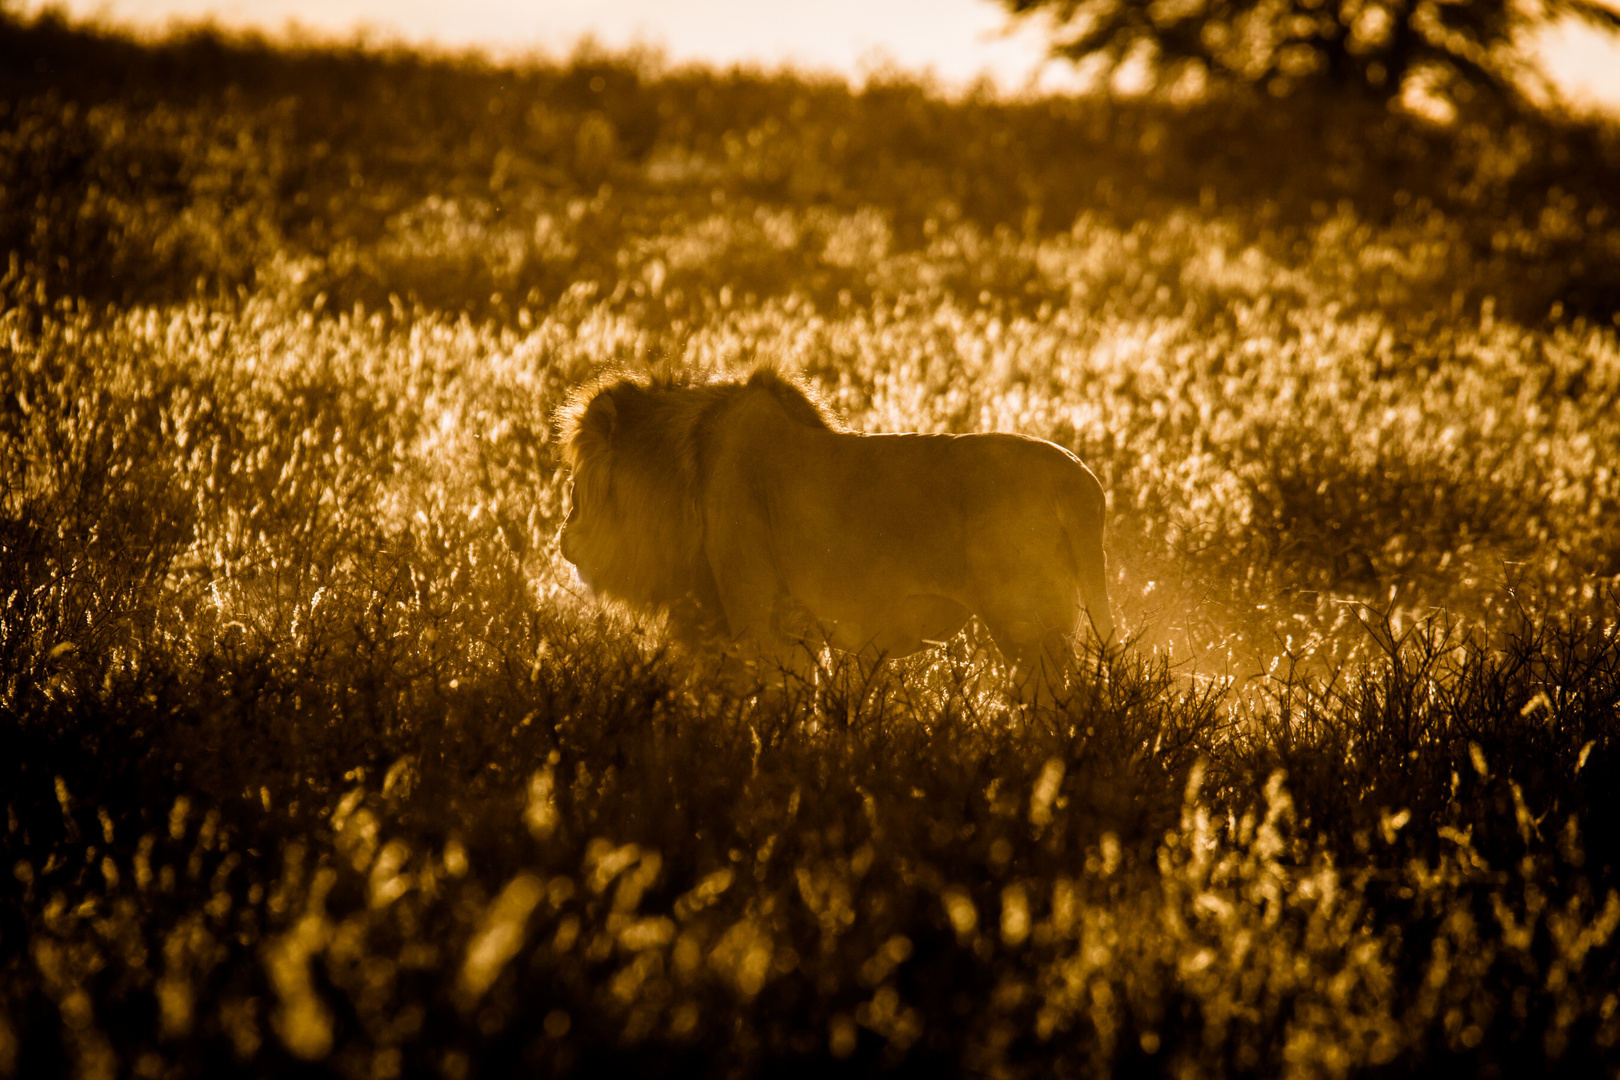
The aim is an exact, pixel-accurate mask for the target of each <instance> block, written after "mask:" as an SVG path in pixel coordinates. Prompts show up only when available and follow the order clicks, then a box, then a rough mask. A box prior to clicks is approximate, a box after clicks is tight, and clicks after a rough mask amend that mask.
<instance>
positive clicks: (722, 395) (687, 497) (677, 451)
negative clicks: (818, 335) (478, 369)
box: [559, 368, 828, 616]
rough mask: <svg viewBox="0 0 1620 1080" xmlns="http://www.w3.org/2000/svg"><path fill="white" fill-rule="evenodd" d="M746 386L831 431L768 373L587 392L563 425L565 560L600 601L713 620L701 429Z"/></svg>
mask: <svg viewBox="0 0 1620 1080" xmlns="http://www.w3.org/2000/svg"><path fill="white" fill-rule="evenodd" d="M745 385H752V386H755V387H759V386H767V387H768V388H769V389H771V391H772V392H773V393H774V394H777V395H779V396H782V397H783V398H785V399H787V400H789V401H792V402H794V408H795V412H796V413H797V414H798V416H799V418H800V419H801V420H802V421H803V422H806V423H811V424H817V425H825V424H827V423H828V421H827V419H826V418H825V415H824V414H823V413H822V411H821V410H820V409H819V408H818V407H817V406H816V405H814V404H812V402H811V401H810V399H809V398H808V397H807V396H806V394H805V392H804V391H803V390H801V389H800V388H799V387H798V386H796V385H794V384H793V383H791V382H789V381H788V380H787V379H785V378H783V377H782V376H780V375H778V374H777V373H776V372H774V371H772V370H771V369H769V368H762V369H760V370H759V371H758V372H756V373H755V374H754V376H753V377H752V378H751V379H750V380H749V382H748V383H747V384H742V383H738V382H732V381H724V382H695V381H693V380H691V379H690V378H688V377H681V376H675V377H662V378H647V379H640V378H634V377H628V376H622V377H617V378H613V379H609V380H607V381H605V382H600V383H597V384H595V385H594V386H592V387H587V388H586V389H585V390H583V391H581V392H580V393H579V394H578V395H576V396H575V398H574V400H573V402H572V403H571V405H570V406H569V408H568V409H567V410H566V411H565V412H564V414H563V416H562V417H561V420H562V424H561V426H562V437H563V455H564V458H565V459H566V461H567V462H568V465H569V467H570V469H571V470H572V473H573V497H572V503H571V506H570V509H569V512H568V518H567V520H566V521H565V522H564V523H563V527H562V533H561V536H560V538H559V539H560V546H561V549H562V555H563V558H565V559H567V560H568V561H569V562H571V563H573V564H574V566H575V568H576V569H577V570H578V572H579V576H580V578H581V579H582V580H583V581H584V582H585V584H587V585H588V586H590V588H591V589H592V590H594V591H596V592H598V593H601V594H603V595H606V596H609V597H612V598H614V599H618V600H622V601H624V602H626V603H629V604H631V605H635V606H658V607H665V608H668V607H672V606H676V605H680V604H682V603H683V602H690V601H694V600H695V601H696V603H697V604H698V606H699V607H706V608H708V609H709V614H710V615H711V616H713V615H714V614H716V612H717V609H718V604H717V603H716V602H715V601H714V591H715V587H714V578H713V573H712V571H711V570H710V568H709V565H708V563H707V561H706V560H705V558H704V554H703V517H702V512H701V510H700V506H699V503H700V499H701V496H702V491H703V483H704V475H703V469H704V462H703V457H704V453H705V447H706V445H707V442H708V433H707V431H706V427H705V425H706V421H707V419H708V418H709V417H710V416H712V415H713V414H714V413H715V412H716V411H718V409H719V407H720V406H722V405H724V404H725V402H726V401H727V400H729V399H731V398H733V397H734V396H735V395H736V394H738V393H739V392H741V391H743V389H744V387H745Z"/></svg>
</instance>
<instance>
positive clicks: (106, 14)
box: [22, 0, 1620, 111]
mask: <svg viewBox="0 0 1620 1080" xmlns="http://www.w3.org/2000/svg"><path fill="white" fill-rule="evenodd" d="M1616 2H1620V0H1616ZM22 6H23V8H24V10H30V9H37V8H39V7H42V6H44V0H32V2H28V0H25V2H24V4H23V5H22ZM55 6H58V7H62V8H65V9H66V10H67V12H68V13H69V14H70V15H71V16H72V17H74V18H79V19H85V18H102V19H105V20H109V21H111V22H114V23H116V24H121V25H126V26H137V27H142V28H147V29H161V28H162V27H164V26H165V25H167V24H169V23H171V22H173V21H176V20H181V21H195V20H198V19H201V18H204V17H212V18H213V19H215V20H216V21H217V22H219V23H220V24H221V25H223V26H227V27H256V28H258V29H261V30H266V31H271V32H275V31H280V30H282V29H285V28H286V27H287V26H288V25H289V24H294V23H295V24H297V25H299V26H301V27H302V28H303V29H305V30H306V31H313V32H315V33H317V34H319V35H321V36H334V37H341V38H348V37H350V36H352V35H353V33H354V32H355V31H356V30H357V29H360V28H365V30H366V31H367V33H368V35H369V37H370V38H371V39H372V40H375V41H403V42H408V43H412V44H422V43H433V44H438V45H441V46H445V47H449V48H461V47H465V46H476V47H480V48H483V49H485V50H487V51H489V52H491V53H493V54H495V55H510V54H512V53H521V52H525V51H531V52H532V51H540V52H542V53H546V54H550V55H552V56H556V57H562V56H566V55H567V54H568V53H569V52H570V51H571V50H572V48H573V47H574V45H575V43H577V42H578V41H579V40H580V39H581V38H582V37H585V36H586V35H590V36H592V37H594V38H595V39H596V41H597V42H598V43H600V44H601V45H604V46H606V47H608V48H610V49H622V48H626V47H629V46H631V45H637V44H641V45H652V46H655V47H659V48H661V49H662V50H663V51H664V53H665V55H666V56H667V57H668V58H669V59H670V60H671V61H674V62H677V63H680V62H685V61H703V62H707V63H712V64H719V65H729V64H733V63H743V62H750V63H758V64H763V65H765V66H767V67H773V66H776V65H778V64H781V63H789V62H790V63H794V64H796V65H798V66H800V67H806V68H810V69H815V70H830V71H835V72H838V73H841V74H844V75H849V76H854V77H857V78H858V77H860V76H861V75H863V74H864V73H866V72H868V71H870V70H872V69H873V68H874V67H877V66H880V65H881V64H882V63H884V62H892V63H894V64H897V65H899V66H900V67H903V68H907V69H910V70H913V71H922V70H925V69H927V70H932V71H933V72H934V74H935V75H937V76H938V77H939V78H940V80H941V81H942V82H944V83H945V84H946V85H948V86H952V87H961V86H965V85H966V84H968V83H970V82H972V81H973V80H974V79H975V78H976V77H977V76H979V75H981V74H989V75H990V77H991V78H992V79H993V80H994V81H995V83H996V84H997V85H998V86H1000V87H1001V88H1002V89H1003V90H1007V91H1016V90H1019V89H1023V88H1025V87H1027V86H1029V85H1030V84H1031V80H1032V79H1034V80H1037V82H1036V85H1039V86H1041V87H1046V88H1054V89H1055V88H1059V87H1062V86H1064V85H1073V81H1074V76H1073V74H1072V71H1071V69H1070V68H1069V67H1068V66H1067V65H1064V64H1061V63H1044V64H1043V59H1044V54H1043V38H1042V34H1041V27H1040V25H1039V24H1037V23H1025V24H1022V25H1021V27H1020V28H1019V29H1018V31H1017V32H1016V33H1011V34H1009V33H1007V32H1006V28H1007V25H1008V22H1009V19H1008V17H1007V15H1006V14H1005V9H1004V8H1002V7H1001V6H1000V5H998V4H996V3H994V2H993V0H55ZM1540 51H1541V53H1542V55H1543V57H1544V58H1545V63H1546V64H1547V66H1548V69H1549V73H1550V74H1551V75H1552V76H1553V79H1554V81H1555V82H1556V83H1558V84H1559V85H1560V87H1561V89H1562V90H1563V92H1564V94H1565V95H1566V96H1567V97H1569V98H1570V99H1571V100H1572V101H1574V102H1576V103H1578V104H1583V105H1588V104H1597V103H1605V104H1607V105H1608V107H1610V108H1613V109H1615V110H1617V111H1620V42H1617V41H1614V40H1608V41H1605V40H1604V39H1602V38H1600V37H1598V36H1597V35H1594V34H1592V33H1590V32H1588V31H1582V30H1575V31H1565V32H1554V33H1551V34H1549V35H1548V36H1547V37H1546V38H1545V39H1544V41H1543V43H1542V47H1541V49H1540Z"/></svg>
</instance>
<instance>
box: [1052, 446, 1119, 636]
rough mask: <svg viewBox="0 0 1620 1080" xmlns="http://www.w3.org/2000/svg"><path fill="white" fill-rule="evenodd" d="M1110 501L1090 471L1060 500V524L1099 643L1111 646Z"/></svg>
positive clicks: (1112, 634) (1112, 630) (1112, 625)
mask: <svg viewBox="0 0 1620 1080" xmlns="http://www.w3.org/2000/svg"><path fill="white" fill-rule="evenodd" d="M1106 511H1107V499H1106V497H1105V496H1104V495H1103V490H1102V485H1101V484H1099V483H1098V482H1097V478H1096V477H1095V476H1093V475H1092V474H1091V472H1090V470H1086V471H1085V482H1084V484H1083V485H1082V484H1077V485H1072V486H1071V490H1070V491H1069V492H1067V493H1065V497H1063V498H1060V499H1059V500H1058V521H1059V523H1061V524H1062V526H1063V531H1064V534H1065V535H1067V536H1068V538H1069V555H1070V558H1071V559H1072V560H1073V562H1074V571H1075V579H1076V580H1077V581H1078V582H1079V585H1080V599H1081V600H1083V601H1084V602H1085V605H1086V612H1087V613H1088V614H1089V615H1090V616H1091V626H1092V629H1093V631H1094V632H1095V633H1096V635H1097V639H1098V640H1099V641H1102V642H1103V643H1104V644H1107V643H1109V642H1110V641H1111V639H1112V638H1113V636H1114V617H1113V615H1112V614H1111V613H1110V612H1109V610H1108V556H1107V554H1106V553H1104V551H1103V527H1104V517H1105V514H1106Z"/></svg>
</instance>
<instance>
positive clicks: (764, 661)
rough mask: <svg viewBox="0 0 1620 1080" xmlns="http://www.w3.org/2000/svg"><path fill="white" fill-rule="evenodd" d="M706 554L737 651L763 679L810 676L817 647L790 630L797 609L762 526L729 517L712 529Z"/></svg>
mask: <svg viewBox="0 0 1620 1080" xmlns="http://www.w3.org/2000/svg"><path fill="white" fill-rule="evenodd" d="M704 553H705V555H706V557H707V558H708V561H709V566H710V568H711V570H712V571H713V573H714V583H715V591H716V593H717V595H718V597H719V601H720V606H721V608H722V609H723V610H724V612H725V621H726V629H727V630H728V631H729V638H730V642H729V644H730V649H731V651H732V652H733V654H734V655H735V656H737V657H738V658H739V659H741V660H742V661H744V662H745V663H747V664H749V665H750V666H751V667H753V668H754V669H755V670H756V671H757V673H758V675H759V677H761V678H762V679H767V680H769V679H770V678H771V676H772V673H773V672H774V673H776V674H777V675H780V674H781V673H783V672H790V673H792V674H794V675H797V676H799V677H801V678H808V677H809V676H810V673H811V669H812V668H813V667H814V664H815V655H814V654H815V651H816V647H815V645H814V644H812V643H807V642H805V641H803V640H800V637H799V635H797V634H795V633H792V632H791V630H792V629H793V618H792V616H793V613H795V612H797V611H798V610H799V609H798V608H797V607H796V606H795V605H794V604H793V603H792V602H791V600H790V598H789V597H788V595H787V591H786V589H785V588H784V586H783V584H782V581H781V579H780V577H779V575H778V574H777V572H776V567H775V565H774V564H773V563H772V561H771V559H770V554H769V553H770V543H769V537H768V535H767V534H766V533H765V531H764V529H763V528H762V527H759V526H758V525H757V524H756V523H751V522H749V521H747V520H746V519H745V520H741V521H739V520H735V519H734V520H732V521H729V522H726V523H725V524H724V526H723V527H720V528H711V529H710V530H709V533H708V536H707V537H706V539H705V542H704Z"/></svg>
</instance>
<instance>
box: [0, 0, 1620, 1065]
mask: <svg viewBox="0 0 1620 1080" xmlns="http://www.w3.org/2000/svg"><path fill="white" fill-rule="evenodd" d="M1617 145H1620V144H1617V139H1616V135H1615V132H1614V130H1613V129H1612V128H1604V127H1602V126H1599V125H1576V124H1572V123H1568V122H1565V121H1560V120H1556V119H1554V118H1548V117H1540V116H1533V115H1528V114H1521V113H1505V112H1503V113H1496V114H1492V115H1478V116H1475V115H1469V114H1465V115H1463V116H1462V117H1461V118H1460V119H1459V120H1458V122H1457V123H1456V124H1454V125H1452V126H1448V127H1432V126H1427V125H1425V124H1424V123H1423V122H1421V121H1419V120H1417V119H1414V118H1411V117H1408V116H1406V115H1404V114H1402V113H1399V112H1391V111H1389V110H1386V109H1382V108H1380V109H1378V110H1372V111H1367V107H1366V106H1364V105H1342V106H1339V105H1335V104H1334V103H1333V102H1331V101H1328V100H1313V99H1309V98H1305V97H1297V96H1296V97H1295V98H1293V99H1291V100H1290V102H1289V103H1288V106H1287V107H1286V108H1281V107H1279V106H1277V105H1276V104H1275V103H1268V102H1266V101H1260V100H1250V99H1249V98H1246V97H1239V98H1235V99H1233V100H1229V101H1223V102H1221V103H1219V104H1218V105H1214V104H1211V105H1207V106H1190V107H1183V108H1172V107H1170V106H1166V105H1155V104H1151V103H1140V102H1139V103H1112V104H1110V103H1106V102H1100V101H1086V102H1072V101H1043V102H1032V103H1007V102H999V101H994V100H989V99H982V98H973V97H969V98H968V99H965V100H959V101H947V100H944V99H942V98H941V97H939V96H937V95H934V94H931V93H929V92H928V91H927V90H926V88H923V87H919V86H917V85H915V84H913V83H911V82H908V81H906V80H905V79H904V78H900V77H895V78H893V79H890V80H887V81H884V80H879V81H877V82H875V83H874V84H873V85H872V86H870V87H868V88H866V89H865V90H863V91H860V92H855V91H851V90H850V89H848V88H846V87H845V86H843V85H841V84H835V83H830V82H816V81H813V80H804V79H799V78H794V77H791V76H785V75H783V76H774V75H773V76H765V75H757V74H747V73H740V74H739V73H733V74H716V73H713V72H706V71H660V70H659V69H658V68H657V66H656V64H654V63H653V62H652V61H650V60H645V59H643V60H636V59H626V58H622V57H592V56H582V57H576V58H575V59H574V60H572V61H570V62H568V63H567V64H564V65H544V64H536V65H533V66H530V67H527V68H522V69H494V68H490V67H487V66H484V65H482V64H480V63H478V62H475V61H472V60H461V59H453V58H442V57H440V58H434V57H425V56H421V55H414V54H402V53H374V52H364V51H359V50H342V49H328V48H313V47H312V48H305V49H278V48H273V47H271V46H268V45H265V44H263V43H259V42H254V41H236V40H227V39H222V38H220V37H218V36H212V35H207V34H202V35H195V36H192V37H189V38H183V39H176V40H172V41H169V42H165V43H159V44H155V45H141V44H135V43H132V42H130V41H126V40H122V39H118V38H113V37H106V36H98V35H96V34H93V33H90V32H86V31H83V30H79V29H74V28H71V27H67V26H64V25H62V24H60V23H56V22H51V21H44V22H37V23H32V24H20V23H17V22H16V21H5V22H0V249H3V250H5V251H8V252H9V253H10V256H9V268H8V269H6V270H5V272H4V280H3V284H0V288H3V292H4V295H3V299H0V792H3V794H0V800H3V801H4V802H5V805H6V821H5V824H4V831H3V833H0V837H3V840H0V843H3V845H4V860H3V861H4V867H3V869H4V873H5V877H4V886H3V887H0V1076H19V1077H23V1076H26V1077H35V1076H49V1075H78V1076H85V1077H104V1076H109V1077H110V1076H116V1075H134V1076H142V1077H147V1076H150V1077H165V1076H201V1075H217V1074H229V1073H236V1074H244V1075H283V1074H293V1073H299V1074H303V1073H309V1074H324V1073H330V1074H334V1075H339V1076H344V1077H350V1076H353V1077H378V1078H388V1077H394V1076H402V1075H410V1076H417V1075H438V1076H445V1077H449V1078H452V1080H454V1078H460V1077H469V1076H474V1075H484V1076H492V1075H508V1074H512V1073H524V1074H536V1075H558V1076H560V1075H577V1076H594V1075H602V1074H603V1073H604V1072H605V1070H607V1069H608V1068H610V1067H611V1068H617V1069H635V1070H637V1072H638V1073H640V1074H644V1075H698V1076H709V1075H815V1074H821V1073H828V1072H833V1071H835V1070H836V1071H839V1072H858V1073H861V1072H864V1073H892V1074H906V1075H910V1074H915V1075H928V1076H934V1075H958V1074H974V1075H978V1074H984V1075H996V1076H1031V1077H1036V1076H1051V1075H1063V1076H1068V1075H1077V1076H1078V1075H1084V1076H1091V1075H1136V1074H1144V1075H1145V1074H1157V1073H1164V1074H1174V1075H1204V1076H1226V1075H1268V1076H1269V1075H1279V1074H1289V1075H1301V1076H1341V1075H1350V1074H1355V1075H1368V1074H1375V1075H1420V1074H1421V1075H1429V1074H1438V1073H1440V1072H1442V1071H1443V1072H1445V1073H1446V1074H1447V1075H1452V1074H1456V1075H1505V1076H1513V1075H1528V1074H1533V1075H1571V1076H1613V1075H1615V1073H1616V1071H1617V1070H1620V1048H1617V1047H1620V990H1617V988H1620V936H1617V932H1620V891H1617V889H1620V880H1617V874H1616V863H1617V861H1620V799H1617V798H1616V796H1615V793H1616V791H1617V790H1620V743H1617V713H1620V631H1617V624H1620V591H1617V588H1620V467H1617V462H1620V343H1617V338H1616V329H1615V324H1614V321H1613V315H1614V313H1615V312H1616V310H1617V309H1620V222H1617V221H1616V219H1615V217H1614V214H1615V207H1614V205H1613V199H1614V194H1615V192H1616V191H1620V184H1617V182H1616V181H1617V178H1620V168H1617V166H1620V150H1617ZM760 360H770V361H773V362H776V363H778V364H780V365H781V366H782V367H784V368H785V369H787V370H790V371H793V372H796V373H798V374H799V375H801V376H802V377H803V378H804V379H805V380H807V381H808V382H809V383H810V384H812V385H814V386H816V387H818V388H819V389H820V390H821V391H822V392H823V393H824V394H825V395H826V397H827V400H828V401H829V402H830V403H831V404H832V405H833V406H834V407H835V408H836V409H837V410H839V411H840V412H841V413H842V414H843V415H844V416H845V417H846V418H847V420H848V422H849V423H850V424H851V425H852V426H854V427H856V428H859V429H866V430H892V429H921V430H935V431H961V430H987V429H1004V430H1018V431H1025V432H1030V433H1033V434H1037V435H1041V436H1044V437H1048V438H1051V439H1054V440H1055V441H1057V442H1060V443H1062V444H1064V445H1066V446H1069V447H1071V448H1073V449H1075V450H1076V452H1078V453H1079V454H1080V455H1081V457H1082V458H1084V459H1085V460H1086V461H1087V462H1088V463H1090V464H1091V465H1092V467H1093V468H1094V469H1095V470H1096V471H1097V473H1098V474H1099V476H1100V477H1101V478H1102V479H1103V481H1104V484H1105V486H1106V487H1107V488H1108V490H1109V491H1110V493H1111V499H1112V511H1113V521H1114V524H1113V532H1112V536H1111V541H1110V547H1111V555H1112V560H1113V566H1114V569H1115V579H1114V581H1113V583H1112V588H1113V590H1114V599H1115V604H1116V608H1117V614H1118V616H1119V618H1120V620H1121V622H1122V624H1123V626H1124V627H1125V628H1126V630H1127V631H1129V633H1130V634H1131V638H1132V640H1131V643H1130V646H1129V648H1127V649H1126V650H1125V651H1124V652H1123V653H1122V654H1121V655H1119V656H1117V657H1114V658H1111V659H1107V660H1104V659H1102V658H1099V657H1096V656H1093V657H1091V658H1090V660H1089V662H1088V663H1087V664H1086V665H1085V670H1084V671H1083V672H1082V674H1080V675H1079V676H1077V677H1076V678H1075V679H1074V681H1073V683H1072V685H1071V686H1070V688H1069V690H1070V694H1069V696H1068V698H1067V700H1066V701H1065V703H1064V704H1063V706H1062V707H1061V708H1059V709H1056V710H1041V711H1037V712H1034V713H1030V712H1025V711H1020V710H1019V709H1017V708H1015V707H1013V706H1011V705H1009V703H1008V702H1007V700H1006V699H1005V696H1004V693H1003V686H1002V683H1001V679H1000V673H999V672H998V670H997V665H998V663H999V661H998V660H997V659H996V657H995V654H994V651H993V649H991V648H990V646H989V644H988V642H987V640H986V638H985V637H984V635H983V634H982V633H981V632H976V631H974V630H973V629H971V628H970V630H969V631H968V632H967V633H966V634H964V635H962V636H960V637H958V638H957V639H956V640H954V641H952V642H950V643H949V645H948V646H947V647H946V648H945V649H944V650H943V651H941V652H939V653H936V654H931V655H924V656H919V657H915V658H911V659H908V660H906V661H903V662H900V663H897V664H895V665H892V666H891V667H890V668H888V669H884V670H879V671H872V670H869V669H864V668H861V667H860V666H859V665H854V664H851V663H849V662H846V661H844V660H842V659H840V658H836V657H824V658H823V660H822V670H821V671H820V672H819V674H818V675H817V677H816V678H814V679H813V680H811V681H810V682H808V683H802V684H800V683H792V684H790V685H788V686H787V687H786V688H785V689H784V688H780V687H778V688H774V689H772V688H761V689H760V690H759V692H757V693H739V692H738V691H737V689H736V688H735V687H733V686H730V685H727V684H718V683H715V682H714V681H712V680H710V679H708V678H707V677H706V674H707V673H706V672H705V670H703V668H702V666H701V664H694V663H693V662H692V661H691V660H690V659H689V658H686V657H682V656H680V655H676V654H674V653H672V652H670V651H669V649H668V648H667V647H666V645H665V642H664V640H663V638H662V636H661V632H660V627H659V625H658V624H657V622H656V621H649V620H636V619H632V618H630V617H628V616H626V615H625V614H623V613H617V612H604V611H601V610H599V609H598V608H597V607H595V606H594V605H593V604H592V603H590V602H589V601H588V600H586V599H584V598H582V597H580V596H579V595H578V590H577V586H576V585H575V583H574V581H573V578H572V575H571V574H570V573H569V572H568V568H567V567H566V565H565V564H561V563H560V562H559V560H558V557H557V554H556V550H555V543H554V533H555V530H556V527H557V525H558V523H559V521H560V511H561V502H562V497H561V488H562V480H563V477H561V476H560V475H559V471H558V454H557V447H556V445H555V441H554V438H553V429H552V426H551V424H552V420H553V418H554V416H555V414H556V410H557V409H558V408H559V407H561V406H562V405H563V404H564V403H565V402H566V401H567V399H568V395H569V394H570V393H571V392H572V391H573V390H574V389H575V388H576V387H578V386H580V385H581V384H583V383H585V382H586V381H588V380H589V379H591V378H592V377H594V376H595V375H597V374H598V373H599V372H601V371H602V370H603V368H604V367H605V366H606V365H609V364H619V365H622V366H624V367H627V368H630V369H632V370H636V369H640V368H642V367H644V366H645V365H648V364H651V363H664V364H671V365H680V366H686V367H691V368H694V369H699V370H719V369H723V368H728V367H738V366H746V365H748V364H751V363H754V362H756V361H760Z"/></svg>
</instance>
